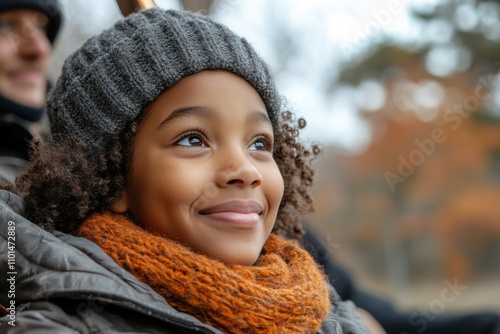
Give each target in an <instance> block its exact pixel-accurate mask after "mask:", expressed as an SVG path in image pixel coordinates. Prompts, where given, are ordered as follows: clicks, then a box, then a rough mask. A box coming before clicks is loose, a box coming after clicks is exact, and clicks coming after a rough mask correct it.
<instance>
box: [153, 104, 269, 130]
mask: <svg viewBox="0 0 500 334" xmlns="http://www.w3.org/2000/svg"><path fill="white" fill-rule="evenodd" d="M182 117H202V118H206V119H217V118H218V117H219V113H218V112H217V111H216V110H213V109H211V108H207V107H204V106H188V107H182V108H179V109H175V110H174V111H173V112H172V113H171V114H170V115H169V116H168V117H166V118H165V119H164V120H163V121H162V122H161V123H160V124H159V125H158V128H161V127H164V126H166V125H167V124H169V123H170V122H172V121H174V120H176V119H179V118H182ZM247 121H248V122H252V123H268V124H269V125H271V126H272V123H271V120H270V119H269V115H268V114H267V112H263V111H253V112H251V113H250V114H248V116H247Z"/></svg>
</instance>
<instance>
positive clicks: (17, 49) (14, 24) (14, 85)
mask: <svg viewBox="0 0 500 334" xmlns="http://www.w3.org/2000/svg"><path fill="white" fill-rule="evenodd" d="M47 23H48V19H47V16H46V15H45V14H43V13H42V12H39V11H36V10H30V9H17V10H10V11H6V12H0V94H2V95H3V96H4V97H6V98H9V99H11V100H13V101H16V102H18V103H21V104H25V105H27V106H30V107H41V106H43V104H44V102H45V95H46V89H47V72H48V68H49V61H50V56H51V52H52V48H51V45H50V42H49V40H48V39H47V36H46V34H45V29H46V26H47Z"/></svg>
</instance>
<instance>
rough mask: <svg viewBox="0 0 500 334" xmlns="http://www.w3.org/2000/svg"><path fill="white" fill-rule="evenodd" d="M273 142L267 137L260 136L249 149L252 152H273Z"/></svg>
mask: <svg viewBox="0 0 500 334" xmlns="http://www.w3.org/2000/svg"><path fill="white" fill-rule="evenodd" d="M272 146H273V145H272V141H271V140H270V139H269V138H268V137H267V136H259V137H258V138H257V139H255V141H254V142H253V143H252V144H251V145H250V147H249V149H250V150H251V151H272V149H273V147H272Z"/></svg>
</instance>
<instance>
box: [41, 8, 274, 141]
mask: <svg viewBox="0 0 500 334" xmlns="http://www.w3.org/2000/svg"><path fill="white" fill-rule="evenodd" d="M204 70H226V71H229V72H232V73H234V74H236V75H238V76H240V77H242V78H243V79H245V80H246V81H248V82H249V83H250V84H251V85H252V86H253V87H254V88H255V90H256V91H257V92H258V93H259V94H260V96H261V98H262V100H263V101H264V104H265V106H266V108H267V112H268V114H269V117H270V119H271V122H272V123H273V127H274V129H275V131H276V129H277V126H278V118H279V111H280V107H281V103H280V98H279V96H278V94H277V91H276V89H275V85H274V81H273V79H272V77H271V74H270V71H269V69H268V67H267V66H266V64H265V63H264V62H263V60H262V59H261V58H260V57H259V56H258V55H257V54H256V52H255V51H254V49H253V48H252V47H251V46H250V45H249V44H248V42H247V41H246V40H245V39H243V38H241V37H239V36H237V35H236V34H234V33H233V32H231V31H230V30H229V29H228V28H227V27H225V26H223V25H221V24H219V23H216V22H214V21H213V20H211V19H210V18H207V17H205V16H202V15H199V14H193V13H189V12H184V11H173V10H168V11H166V10H162V9H159V8H154V9H149V10H144V11H141V12H139V13H136V14H132V15H130V16H129V17H127V18H126V19H122V20H120V21H118V22H117V23H116V24H115V25H114V26H113V27H112V28H110V29H108V30H106V31H104V32H103V33H101V34H100V35H97V36H94V37H92V38H90V39H89V40H88V41H86V42H85V43H84V44H83V46H82V47H81V48H80V49H78V50H77V51H76V52H74V53H73V54H71V55H70V56H69V57H68V59H66V61H65V63H64V67H63V70H62V74H61V76H60V78H59V80H58V81H57V83H56V86H55V87H54V89H53V90H52V92H51V93H50V95H49V99H48V101H47V112H48V115H49V119H50V124H51V132H52V134H53V135H60V134H62V135H69V136H76V137H77V138H79V139H82V140H83V141H84V142H85V143H86V144H87V145H88V146H89V147H92V148H97V147H100V148H106V147H107V144H108V143H109V142H111V141H113V139H116V138H119V136H120V134H122V133H123V132H124V131H126V129H127V126H128V124H129V123H130V122H131V121H132V120H134V119H136V118H137V117H138V116H139V115H140V114H141V112H142V111H143V110H144V108H145V107H147V106H148V105H150V104H151V103H152V102H153V101H154V100H155V99H156V98H157V97H158V96H159V95H160V94H161V93H162V92H163V91H164V90H165V89H167V88H169V87H172V86H173V85H175V84H176V83H177V82H178V81H179V80H181V79H182V78H183V77H186V76H188V75H191V74H195V73H198V72H201V71H204Z"/></svg>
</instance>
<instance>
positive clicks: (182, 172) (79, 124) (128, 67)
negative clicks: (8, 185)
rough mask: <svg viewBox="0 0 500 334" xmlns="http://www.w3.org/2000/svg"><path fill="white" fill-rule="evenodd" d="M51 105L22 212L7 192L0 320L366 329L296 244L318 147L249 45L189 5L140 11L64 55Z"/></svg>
mask: <svg viewBox="0 0 500 334" xmlns="http://www.w3.org/2000/svg"><path fill="white" fill-rule="evenodd" d="M47 112H48V115H49V119H50V122H51V132H52V139H51V140H50V141H47V142H46V143H45V144H39V145H38V147H37V148H36V151H35V157H34V161H33V163H32V164H31V166H30V167H29V169H28V170H27V172H26V173H25V174H24V175H22V176H21V177H20V178H19V179H18V182H17V184H18V186H19V188H20V191H21V192H22V194H23V197H24V203H25V210H24V211H23V209H22V207H21V205H20V202H19V199H18V198H16V197H15V196H14V195H12V194H10V193H7V192H3V193H1V194H0V196H1V197H0V198H1V199H2V201H3V202H2V206H1V207H0V214H1V217H2V220H3V221H2V226H7V222H8V224H9V226H10V227H13V228H10V229H7V228H4V227H3V228H1V233H2V236H3V239H2V243H1V244H0V246H1V247H2V252H3V251H4V250H5V252H6V253H7V251H8V250H12V253H13V254H14V255H15V261H11V262H7V259H5V260H4V258H2V264H5V265H6V266H7V265H9V266H10V265H12V267H9V270H8V273H7V274H8V275H9V276H8V277H4V275H6V271H5V270H3V269H2V278H1V282H0V284H1V288H2V296H1V297H0V298H1V299H0V303H1V304H2V305H4V306H5V313H7V316H6V317H4V318H2V319H1V321H2V322H1V326H2V327H1V329H2V331H9V333H10V332H11V331H13V332H15V330H17V331H18V332H32V331H36V330H38V331H39V332H43V333H62V332H64V333H111V332H113V333H115V332H120V333H121V332H126V333H197V332H201V333H221V332H224V333H280V334H281V333H341V332H349V333H354V332H365V331H367V329H366V327H365V326H364V324H363V323H362V322H361V321H360V319H359V317H358V316H357V315H356V312H355V310H354V308H353V305H352V303H345V302H340V301H339V300H338V297H337V295H336V293H335V291H334V290H333V289H332V288H331V287H330V286H329V285H328V283H327V282H326V281H325V278H324V275H323V273H322V271H321V269H320V268H319V267H318V266H317V265H316V264H315V262H314V261H313V260H312V259H311V257H310V256H309V255H308V253H307V252H306V251H304V250H303V249H302V248H301V247H300V246H299V244H298V243H297V241H292V240H287V239H285V236H292V237H298V236H300V234H301V232H302V229H301V226H300V223H299V217H300V214H302V213H304V212H307V211H309V210H310V209H311V198H310V195H309V186H310V185H311V179H312V176H313V172H312V170H311V168H310V159H311V158H312V157H313V156H314V155H315V154H316V153H317V152H316V151H317V149H316V148H312V149H311V150H309V149H307V148H305V147H304V146H303V145H301V144H300V143H299V142H298V140H297V134H298V129H299V128H302V127H303V126H304V122H303V121H302V120H299V121H298V122H297V124H296V123H295V122H294V121H293V117H292V115H291V114H290V113H282V112H281V100H280V97H279V95H278V94H277V91H276V89H275V86H274V83H273V79H272V77H271V75H270V73H269V70H268V68H267V66H266V64H265V63H264V62H263V61H262V60H261V59H260V58H259V57H258V56H257V54H256V53H255V51H254V50H253V49H252V48H251V46H250V45H249V44H248V43H247V42H246V41H245V40H244V39H241V38H240V37H238V36H236V35H234V34H233V33H232V32H231V31H229V30H228V29H227V28H226V27H224V26H222V25H220V24H218V23H216V22H213V21H212V20H210V19H208V18H206V17H203V16H200V15H196V14H190V13H187V12H179V11H164V10H161V9H151V10H147V11H143V12H140V13H138V14H134V15H131V16H129V17H128V18H127V19H124V20H122V21H120V22H118V23H117V24H116V25H115V26H114V27H112V28H111V29H109V30H107V31H105V32H103V33H102V34H101V35H99V36H96V37H94V38H91V39H90V40H88V41H87V42H86V43H85V44H84V45H83V46H82V47H81V48H80V49H79V50H77V51H76V52H75V53H74V54H72V55H71V56H70V57H69V58H68V59H67V60H66V62H65V65H64V68H63V72H62V75H61V77H60V79H59V80H58V82H57V85H56V87H55V89H54V90H53V91H52V93H51V95H50V97H49V101H48V104H47ZM21 214H23V215H25V216H26V217H27V218H28V219H29V220H30V221H31V222H33V223H34V224H32V223H30V222H29V221H28V220H27V219H25V218H23V216H21ZM36 225H37V226H36ZM8 231H9V232H10V234H9V233H8ZM12 231H14V232H12ZM49 232H50V233H49ZM13 235H15V237H16V245H15V249H14V248H12V249H11V248H8V247H7V244H6V240H8V237H11V236H13ZM2 268H4V267H2ZM10 276H11V277H12V280H14V281H15V285H10V283H9V282H11V281H12V280H11V281H9V280H8V279H9V278H11V277H10ZM12 287H13V289H14V290H15V291H14V292H13V293H14V294H15V297H12V295H11V294H8V293H4V291H6V292H8V291H9V289H10V290H12Z"/></svg>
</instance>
